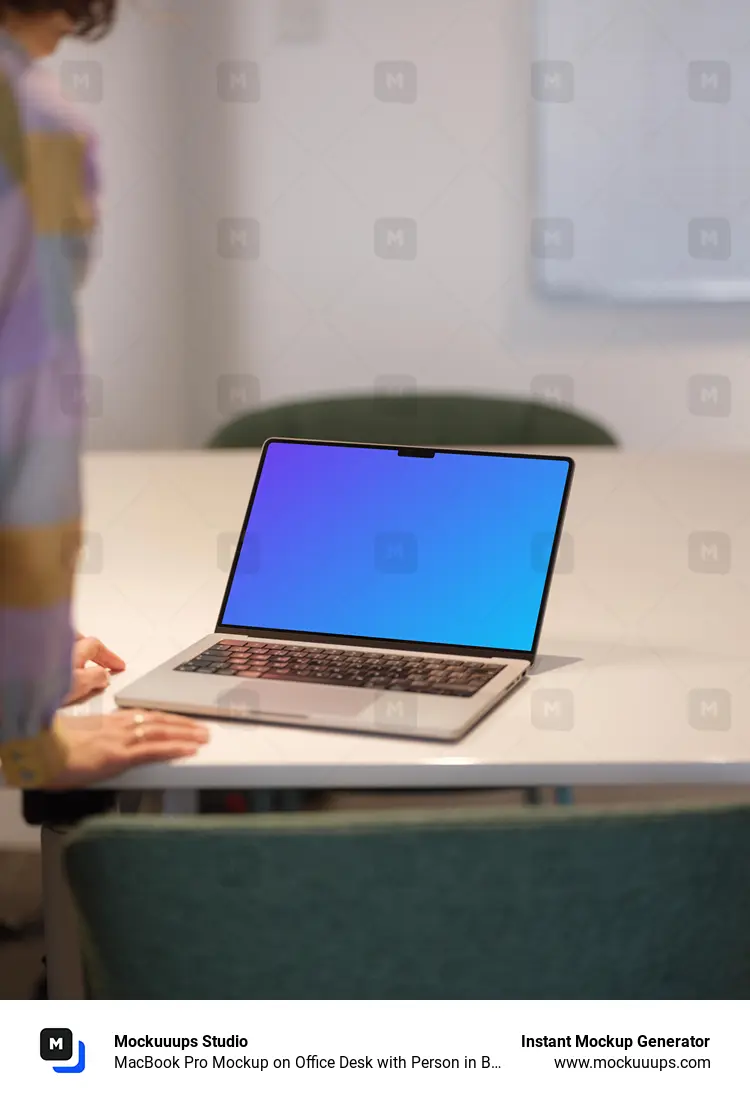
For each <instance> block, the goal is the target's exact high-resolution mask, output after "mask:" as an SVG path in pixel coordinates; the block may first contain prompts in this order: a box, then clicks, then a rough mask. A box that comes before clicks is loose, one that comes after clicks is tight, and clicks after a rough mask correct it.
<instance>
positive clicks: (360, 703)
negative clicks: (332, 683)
mask: <svg viewBox="0 0 750 1100" xmlns="http://www.w3.org/2000/svg"><path fill="white" fill-rule="evenodd" d="M306 687H307V685H305V686H304V688H303V685H301V684H288V685H286V684H285V685H284V687H282V686H281V685H280V684H264V685H263V686H262V687H261V686H260V685H258V686H257V687H255V686H251V685H250V684H247V685H245V684H239V685H238V686H237V687H233V688H230V689H229V691H222V692H221V693H220V694H219V696H218V697H217V699H216V703H217V705H218V706H220V707H221V708H222V709H226V710H228V711H229V712H230V715H231V716H232V717H237V718H251V717H253V716H256V717H261V716H263V715H266V716H267V717H268V718H274V719H276V720H277V721H281V720H283V719H289V720H293V719H295V718H297V719H300V718H307V719H310V718H313V717H315V716H316V715H325V714H335V715H341V716H342V717H347V716H354V715H355V714H360V713H361V712H362V711H363V710H365V709H366V708H367V707H368V706H369V705H370V703H369V701H368V700H367V699H363V698H362V693H361V692H359V691H351V692H348V691H345V690H342V689H341V688H332V689H331V690H330V691H326V690H325V688H324V687H323V686H322V685H321V687H320V688H319V689H318V688H316V690H315V692H314V693H313V694H314V695H315V696H316V697H317V695H320V702H319V703H318V702H317V698H316V699H315V705H314V706H311V705H310V703H311V702H312V701H313V700H312V699H311V693H310V691H309V688H308V689H307V690H305V688H306ZM303 694H304V697H305V698H304V702H303V700H302V698H300V699H299V702H300V704H301V705H299V706H297V707H295V703H296V702H297V699H295V696H302V695H303ZM347 696H348V698H347Z"/></svg>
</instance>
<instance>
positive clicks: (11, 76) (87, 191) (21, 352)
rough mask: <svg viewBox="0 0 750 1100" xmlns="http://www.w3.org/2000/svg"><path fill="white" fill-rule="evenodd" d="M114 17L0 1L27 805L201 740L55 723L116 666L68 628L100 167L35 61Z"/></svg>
mask: <svg viewBox="0 0 750 1100" xmlns="http://www.w3.org/2000/svg"><path fill="white" fill-rule="evenodd" d="M116 6H117V0H0V767H1V768H2V774H3V778H4V781H5V783H6V784H8V785H10V786H15V787H20V788H23V789H25V790H30V791H33V790H42V791H56V790H57V791H60V790H71V789H73V790H75V789H79V788H81V787H85V786H87V785H88V784H91V783H95V782H101V781H104V780H107V779H111V778H112V777H114V776H117V775H119V774H120V773H121V772H123V771H125V770H126V769H128V768H130V767H133V766H136V765H142V764H150V763H157V762H161V761H167V760H172V759H175V758H179V757H185V756H191V755H193V754H195V753H196V752H197V751H198V750H199V748H200V746H201V745H202V744H203V743H204V742H205V741H206V740H207V739H208V733H207V730H206V729H205V727H204V726H202V725H199V724H198V723H196V722H193V721H192V720H190V719H188V718H184V717H179V716H174V715H166V714H158V713H147V714H143V713H135V714H134V713H133V712H126V711H125V712H115V713H112V714H109V715H105V716H104V717H103V718H101V717H97V718H85V717H83V718H81V717H77V718H73V717H70V716H66V715H65V714H60V713H58V712H59V710H60V707H61V705H63V704H64V703H67V702H70V701H71V700H72V699H74V698H76V697H79V696H80V694H81V692H83V691H87V690H89V689H90V688H91V687H95V688H96V687H101V686H104V683H105V682H106V679H107V677H108V673H107V670H112V671H119V670H121V669H122V668H124V664H123V662H122V661H121V659H120V658H119V657H117V656H116V655H115V654H113V653H112V652H111V651H110V650H108V649H107V648H106V647H105V646H103V645H102V644H101V643H100V642H98V641H96V640H94V639H85V638H83V637H82V636H81V635H77V634H76V633H75V632H74V630H73V627H72V623H71V601H72V592H73V579H74V574H75V567H76V560H77V556H78V553H79V549H80V542H81V520H80V487H79V464H80V452H81V446H82V419H83V418H82V415H81V412H80V392H81V387H82V384H83V383H82V369H83V365H82V355H81V347H80V337H79V325H78V316H77V308H76V295H77V291H78V289H79V287H80V285H81V282H82V281H83V279H84V278H85V275H86V272H87V270H88V266H89V257H90V251H91V249H90V246H91V240H92V235H93V234H94V233H95V231H96V227H97V221H98V210H97V205H98V195H99V168H98V161H97V140H96V136H95V134H94V133H93V131H92V130H91V128H90V127H89V126H88V124H87V123H86V122H84V121H83V120H82V119H81V118H79V117H78V114H77V112H76V111H75V110H74V108H73V107H72V106H71V105H70V104H69V103H68V102H67V101H66V100H65V98H64V97H63V96H62V94H61V93H60V91H59V90H58V88H57V85H56V82H55V79H54V77H53V76H52V74H51V73H49V72H48V71H47V69H46V68H45V67H44V66H43V65H41V64H39V62H40V60H41V59H42V58H44V57H47V56H48V55H50V54H51V53H53V52H54V50H55V49H56V48H57V46H58V45H59V43H60V42H61V41H62V40H63V39H64V38H65V37H66V36H69V35H73V36H78V37H81V38H86V39H97V38H100V37H101V36H102V35H104V34H106V33H107V31H108V30H109V29H110V27H111V26H112V24H113V22H114V19H115V15H116ZM88 660H93V661H95V662H96V663H97V664H98V665H99V666H100V667H99V668H98V669H89V668H87V667H86V662H87V661H88ZM74 668H75V675H73V669H74Z"/></svg>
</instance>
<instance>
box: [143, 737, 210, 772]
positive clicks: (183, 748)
mask: <svg viewBox="0 0 750 1100" xmlns="http://www.w3.org/2000/svg"><path fill="white" fill-rule="evenodd" d="M199 748H200V745H196V744H189V743H188V742H186V741H184V740H178V741H175V740H166V741H140V742H139V743H138V744H137V745H135V746H134V747H133V749H132V751H131V753H130V758H129V760H128V767H131V768H137V767H139V766H143V765H145V764H166V763H167V762H168V761H170V760H182V759H184V758H185V757H188V756H195V755H196V753H197V752H198V749H199Z"/></svg>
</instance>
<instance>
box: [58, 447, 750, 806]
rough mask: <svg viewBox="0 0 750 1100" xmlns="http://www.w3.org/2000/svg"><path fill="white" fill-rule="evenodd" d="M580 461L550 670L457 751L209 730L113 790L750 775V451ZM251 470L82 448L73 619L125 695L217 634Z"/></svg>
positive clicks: (216, 726) (328, 736) (547, 631)
mask: <svg viewBox="0 0 750 1100" xmlns="http://www.w3.org/2000/svg"><path fill="white" fill-rule="evenodd" d="M572 453H573V455H574V457H575V458H576V460H577V463H578V468H577V473H576V478H575V482H574V485H573V492H572V496H571V502H570V509H569V513H568V522H567V535H568V538H567V541H566V545H564V546H563V548H562V553H561V561H560V568H559V570H558V572H557V574H556V576H555V578H554V581H553V585H552V592H551V596H550V601H549V606H548V610H547V618H546V621H545V628H544V632H543V635H542V644H541V650H540V654H541V656H540V660H539V666H538V669H537V670H536V672H535V674H534V676H533V677H532V678H531V679H530V681H529V683H528V684H527V685H525V686H524V687H523V688H521V690H520V691H518V692H517V693H516V694H515V695H514V696H513V697H511V698H510V699H509V700H508V701H507V702H506V703H504V704H503V705H502V706H500V707H499V708H498V709H497V710H496V711H495V712H494V714H492V715H491V716H490V717H488V718H487V719H486V720H485V721H484V722H482V723H481V725H480V726H478V727H477V728H476V729H475V730H474V731H473V732H472V733H471V734H469V736H468V737H466V738H465V739H464V740H463V741H462V742H460V743H459V744H458V745H453V746H441V745H434V744H428V743H424V742H416V741H403V740H398V739H389V738H369V737H357V736H350V735H345V734H339V733H336V734H334V733H325V732H320V733H318V732H314V731H308V730H299V729H290V728H282V727H274V726H250V725H238V724H234V723H213V724H212V732H213V739H212V742H211V744H210V745H208V746H207V747H206V748H205V749H204V750H203V751H202V752H201V754H200V756H199V757H197V758H196V759H194V760H192V761H189V762H186V763H180V764H175V765H168V766H158V767H153V768H145V769H138V770H135V771H133V772H131V773H130V774H129V776H127V777H126V778H125V779H124V780H118V782H117V786H118V787H123V786H129V787H139V788H180V787H184V788H196V787H223V786H242V787H269V786H276V787H285V786H290V787H294V786H310V787H315V786H320V787H349V788H354V787H401V786H403V787H419V786H424V787H451V786H465V787H472V786H485V785H486V786H503V785H517V784H574V783H634V782H636V783H638V782H644V783H648V782H654V783H656V782H659V783H664V782H675V783H692V782H700V783H705V782H721V783H747V782H749V781H750V629H749V628H748V625H747V620H748V609H750V456H746V455H742V454H726V455H712V454H708V455H707V454H702V455H671V454H670V455H660V454H650V455H645V454H623V453H616V452H609V451H586V452H583V451H581V452H572ZM256 465H257V453H255V452H241V451H230V452H206V453H199V452H195V453H186V454H163V453H159V454H127V455H126V454H94V455H90V456H88V457H87V459H86V478H85V481H86V497H87V502H86V503H87V511H86V515H87V529H88V532H89V535H88V539H87V548H86V553H85V556H84V559H83V562H82V573H81V576H80V579H79V584H78V597H77V602H78V625H79V627H80V628H81V629H83V630H85V631H86V632H89V633H96V634H98V635H99V636H101V637H102V638H104V639H105V640H106V642H107V643H108V644H109V645H111V646H113V647H114V648H115V649H116V650H118V651H119V652H120V653H121V654H122V655H123V656H124V657H125V658H126V660H127V661H128V671H127V672H125V673H123V674H122V675H121V676H119V677H118V678H117V681H118V684H117V686H119V684H120V683H122V684H124V683H126V682H128V681H130V680H133V679H135V678H136V677H137V676H140V675H141V674H142V673H144V672H146V671H147V670H148V669H149V668H151V667H153V666H154V665H155V664H157V663H159V662H161V661H163V660H166V659H167V658H168V657H169V656H170V655H172V654H173V653H176V652H178V651H179V650H180V649H182V648H183V647H184V646H186V645H188V644H189V643H191V642H193V641H196V640H197V639H198V638H200V637H201V636H202V635H203V634H206V633H209V632H211V631H212V630H213V628H214V624H215V620H216V615H217V611H218V608H219V605H220V601H221V596H222V593H223V589H224V585H225V582H226V578H227V571H228V568H229V563H230V561H231V556H232V547H233V544H234V540H235V539H236V535H237V532H238V529H239V526H240V524H241V521H242V519H243V516H244V510H245V507H246V504H247V499H248V496H249V492H250V489H251V486H252V482H253V476H254V473H255V469H256ZM113 692H114V688H113V690H112V692H110V693H108V695H106V696H104V697H102V698H100V699H96V700H93V701H92V702H90V703H89V704H87V705H86V706H85V707H83V708H80V707H79V708H76V709H77V710H78V711H79V712H89V713H92V712H93V713H96V712H101V710H102V709H105V710H109V709H111V707H112V702H111V695H112V694H113Z"/></svg>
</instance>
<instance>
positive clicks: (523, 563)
mask: <svg viewBox="0 0 750 1100" xmlns="http://www.w3.org/2000/svg"><path fill="white" fill-rule="evenodd" d="M573 469H574V464H573V461H572V460H571V459H570V458H558V457H546V456H540V455H519V454H500V453H495V452H482V451H465V450H447V449H442V448H440V449H435V450H432V449H426V448H423V447H395V446H380V445H370V444H366V445H361V444H355V443H330V442H318V441H307V440H294V439H271V440H269V441H268V442H267V443H266V444H265V446H264V447H263V452H262V456H261V460H260V465H259V468H258V473H257V476H256V480H255V485H254V487H253V490H252V494H251V497H250V503H249V505H248V508H247V513H246V515H245V520H244V523H243V526H242V533H241V535H240V538H239V540H238V544H237V549H236V552H235V556H234V561H233V563H232V568H231V571H230V575H229V580H228V583H227V586H226V590H225V593H224V599H223V602H222V605H221V609H220V611H219V615H218V620H217V623H216V628H215V630H214V632H213V633H212V634H208V635H206V637H204V638H201V639H200V641H197V642H195V644H194V645H191V646H189V647H188V648H187V649H185V650H183V651H182V652H181V653H178V654H176V655H175V656H174V657H172V658H170V660H168V661H166V662H165V663H164V664H163V665H161V666H159V667H158V668H156V669H154V670H153V671H152V672H150V673H148V674H147V675H146V676H144V677H142V678H141V679H139V680H137V681H136V682H135V683H133V684H131V685H130V686H129V687H126V688H124V689H123V690H122V691H120V692H119V694H118V695H117V696H116V700H117V703H118V704H119V705H120V706H122V707H139V708H145V709H150V710H165V711H175V712H179V713H183V714H192V715H204V716H209V717H214V718H236V719H240V720H243V721H245V722H254V723H263V724H281V725H292V726H309V727H311V728H315V729H325V730H343V731H348V732H353V733H364V734H374V735H381V736H395V737H415V738H421V739H426V740H435V741H448V742H451V741H458V740H459V739H460V738H461V737H463V736H464V734H466V733H467V732H468V731H469V730H470V729H471V728H472V726H474V725H475V724H476V723H477V722H478V721H479V720H480V719H481V718H482V717H484V716H485V715H486V714H487V713H488V712H489V711H491V710H492V709H493V707H495V706H497V704H498V703H499V702H500V701H501V700H502V699H504V698H505V697H507V696H508V695H509V693H510V692H511V691H513V689H514V688H516V687H517V686H518V685H520V684H521V683H522V682H523V680H524V678H525V677H526V675H527V673H528V672H529V670H530V668H531V667H532V665H533V663H534V658H535V655H536V652H537V647H538V644H539V636H540V633H541V629H542V622H543V619H544V611H545V606H546V603H547V597H548V594H549V588H550V581H551V578H552V574H553V570H554V564H555V558H556V555H557V551H558V547H559V545H560V538H561V533H562V527H563V519H564V515H565V510H566V506H567V501H568V496H569V492H570V485H571V481H572V477H573Z"/></svg>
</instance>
